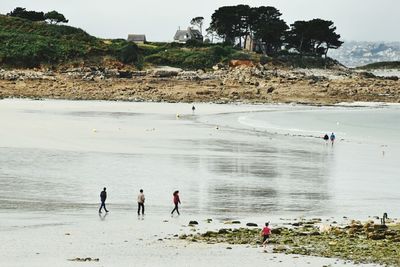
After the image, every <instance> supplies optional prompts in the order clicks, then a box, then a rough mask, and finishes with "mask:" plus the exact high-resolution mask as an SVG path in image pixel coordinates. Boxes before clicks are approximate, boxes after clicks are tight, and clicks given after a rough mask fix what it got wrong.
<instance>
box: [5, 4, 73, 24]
mask: <svg viewBox="0 0 400 267" xmlns="http://www.w3.org/2000/svg"><path fill="white" fill-rule="evenodd" d="M7 16H10V17H19V18H23V19H28V20H31V21H48V22H49V23H50V24H58V23H68V20H67V19H66V18H65V17H64V15H63V14H61V13H58V12H57V11H55V10H53V11H50V12H47V13H44V12H37V11H30V10H26V8H23V7H16V8H15V9H14V10H13V11H11V12H10V13H8V14H7Z"/></svg>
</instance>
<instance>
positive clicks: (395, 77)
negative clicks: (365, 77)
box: [384, 76, 399, 81]
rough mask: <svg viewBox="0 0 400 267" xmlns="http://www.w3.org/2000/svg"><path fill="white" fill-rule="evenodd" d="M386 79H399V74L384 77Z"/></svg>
mask: <svg viewBox="0 0 400 267" xmlns="http://www.w3.org/2000/svg"><path fill="white" fill-rule="evenodd" d="M384 79H385V80H390V81H398V80H399V77H397V76H387V77H384Z"/></svg>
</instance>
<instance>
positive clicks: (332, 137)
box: [330, 133, 336, 146]
mask: <svg viewBox="0 0 400 267" xmlns="http://www.w3.org/2000/svg"><path fill="white" fill-rule="evenodd" d="M330 139H331V142H332V146H333V143H334V142H335V139H336V136H335V134H334V133H332V134H331V137H330Z"/></svg>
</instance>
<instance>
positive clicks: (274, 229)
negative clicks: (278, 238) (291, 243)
mask: <svg viewBox="0 0 400 267" xmlns="http://www.w3.org/2000/svg"><path fill="white" fill-rule="evenodd" d="M281 233H282V228H273V229H272V230H271V234H275V235H280V234H281Z"/></svg>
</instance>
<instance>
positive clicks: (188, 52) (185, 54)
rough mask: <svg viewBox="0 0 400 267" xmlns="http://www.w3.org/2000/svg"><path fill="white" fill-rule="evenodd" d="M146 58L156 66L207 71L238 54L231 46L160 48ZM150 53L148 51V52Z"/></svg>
mask: <svg viewBox="0 0 400 267" xmlns="http://www.w3.org/2000/svg"><path fill="white" fill-rule="evenodd" d="M157 50H160V51H158V52H156V49H154V48H153V49H152V51H153V52H156V53H152V54H150V55H148V56H146V57H145V61H146V62H148V63H151V64H154V65H168V66H173V67H180V68H185V69H207V68H211V67H212V66H214V65H215V64H217V63H219V62H227V61H229V60H230V59H233V56H234V55H235V54H236V53H238V51H237V50H235V49H234V48H232V47H231V46H221V45H209V46H207V47H191V48H189V47H174V46H172V47H170V45H164V46H163V47H162V49H160V47H158V49H157ZM146 53H148V51H147V52H146Z"/></svg>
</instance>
